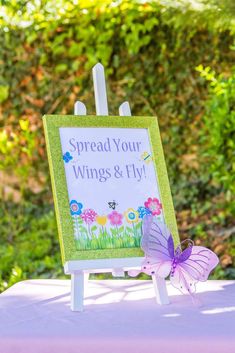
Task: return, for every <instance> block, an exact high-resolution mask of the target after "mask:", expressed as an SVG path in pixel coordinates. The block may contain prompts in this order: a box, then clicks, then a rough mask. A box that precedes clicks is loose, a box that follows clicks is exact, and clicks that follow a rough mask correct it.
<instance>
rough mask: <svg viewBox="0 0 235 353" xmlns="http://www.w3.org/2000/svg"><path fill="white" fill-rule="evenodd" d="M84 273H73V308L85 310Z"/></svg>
mask: <svg viewBox="0 0 235 353" xmlns="http://www.w3.org/2000/svg"><path fill="white" fill-rule="evenodd" d="M83 298H84V273H83V272H76V273H72V275H71V310H72V311H83Z"/></svg>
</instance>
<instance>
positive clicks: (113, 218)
mask: <svg viewBox="0 0 235 353" xmlns="http://www.w3.org/2000/svg"><path fill="white" fill-rule="evenodd" d="M108 219H109V221H110V223H111V224H112V226H121V225H122V219H123V215H122V214H121V213H118V212H117V211H113V212H111V213H110V214H109V215H108Z"/></svg>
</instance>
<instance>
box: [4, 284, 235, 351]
mask: <svg viewBox="0 0 235 353" xmlns="http://www.w3.org/2000/svg"><path fill="white" fill-rule="evenodd" d="M167 288H168V293H169V296H170V301H171V304H169V305H165V306H160V305H158V304H156V302H155V296H154V291H153V286H152V283H151V281H140V280H104V281H89V284H88V286H87V288H86V291H85V310H84V312H82V313H79V312H71V311H70V307H69V301H70V281H69V280H29V281H23V282H19V283H17V284H15V285H14V286H12V287H11V288H9V289H8V290H6V291H5V292H4V293H2V294H1V295H0V353H54V352H55V353H88V352H89V353H91V352H95V353H99V352H102V353H126V352H128V353H132V352H133V353H144V352H147V353H153V352H154V353H169V352H174V353H183V352H185V353H187V352H190V353H194V352H197V353H198V352H201V353H205V352H206V353H208V352H211V353H234V352H235V281H208V282H206V283H199V284H198V298H200V300H201V301H202V303H203V304H202V306H201V307H197V306H195V305H192V302H191V299H190V297H189V296H184V295H181V294H180V293H179V292H178V291H177V290H176V289H175V288H173V287H172V286H171V285H170V283H168V282H167Z"/></svg>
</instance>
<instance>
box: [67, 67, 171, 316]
mask: <svg viewBox="0 0 235 353" xmlns="http://www.w3.org/2000/svg"><path fill="white" fill-rule="evenodd" d="M92 74H93V82H94V92H95V105H96V114H97V115H102V116H104V115H108V101H107V93H106V84H105V75H104V67H103V66H102V65H101V64H100V63H98V64H96V65H95V66H94V67H93V70H92ZM74 114H75V115H79V116H81V115H82V116H83V115H86V106H85V105H84V104H83V103H82V102H80V101H77V102H76V103H75V105H74ZM119 115H120V116H131V110H130V106H129V103H128V102H124V103H122V104H121V105H120V107H119ZM142 261H143V258H141V257H130V258H115V259H99V260H73V261H67V262H66V263H65V265H64V270H65V273H66V274H70V275H71V310H72V311H82V310H83V298H84V287H85V285H86V282H87V281H88V279H89V273H102V272H112V274H113V276H114V277H123V276H124V271H127V270H130V269H134V268H139V267H140V266H141V263H142ZM152 280H153V285H154V289H155V294H156V301H157V303H158V304H169V299H168V294H167V289H166V283H165V279H163V278H160V277H157V276H155V275H154V276H152Z"/></svg>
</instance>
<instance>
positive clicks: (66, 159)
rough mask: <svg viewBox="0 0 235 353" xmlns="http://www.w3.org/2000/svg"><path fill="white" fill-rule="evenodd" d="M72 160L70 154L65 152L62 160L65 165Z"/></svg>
mask: <svg viewBox="0 0 235 353" xmlns="http://www.w3.org/2000/svg"><path fill="white" fill-rule="evenodd" d="M72 159H73V157H72V156H71V154H70V153H69V152H65V154H64V155H63V160H64V161H65V163H69V162H70V161H71V160H72Z"/></svg>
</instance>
